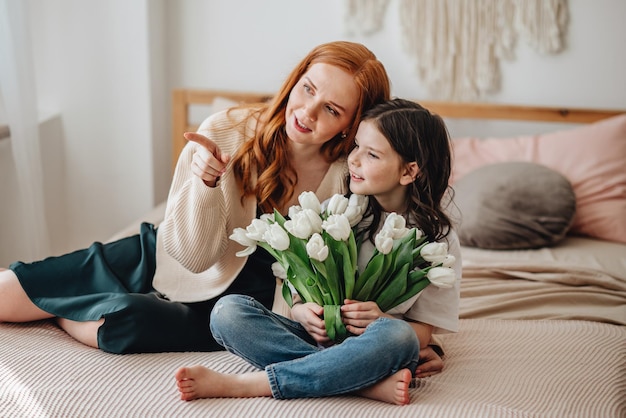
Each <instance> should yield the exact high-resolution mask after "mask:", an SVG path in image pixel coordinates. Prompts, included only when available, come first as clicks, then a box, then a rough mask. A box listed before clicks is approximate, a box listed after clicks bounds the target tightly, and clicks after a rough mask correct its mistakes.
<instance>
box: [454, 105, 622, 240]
mask: <svg viewBox="0 0 626 418" xmlns="http://www.w3.org/2000/svg"><path fill="white" fill-rule="evenodd" d="M453 149H454V163H453V168H452V177H451V184H452V185H454V183H455V182H456V181H457V180H459V179H460V178H462V177H463V176H465V175H466V174H468V173H469V172H470V171H472V170H474V169H476V168H478V167H482V166H484V165H486V164H492V163H498V162H504V161H528V162H534V163H538V164H543V165H545V166H547V167H549V168H551V169H553V170H555V171H558V172H559V173H561V174H563V175H564V176H565V177H566V178H567V179H568V180H569V181H570V183H571V184H572V187H573V188H574V193H575V194H576V215H575V217H574V223H573V225H572V227H571V229H570V232H571V233H572V234H580V235H588V236H591V237H596V238H600V239H605V240H609V241H618V242H624V243H626V114H623V115H619V116H614V117H612V118H609V119H605V120H603V121H600V122H596V123H592V124H589V125H583V126H580V127H576V128H573V129H568V130H562V131H557V132H552V133H548V134H541V135H535V136H519V137H513V138H485V139H481V138H470V137H468V138H457V139H454V141H453Z"/></svg>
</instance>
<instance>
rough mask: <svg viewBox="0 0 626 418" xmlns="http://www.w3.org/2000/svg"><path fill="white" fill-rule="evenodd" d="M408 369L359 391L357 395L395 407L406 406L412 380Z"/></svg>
mask: <svg viewBox="0 0 626 418" xmlns="http://www.w3.org/2000/svg"><path fill="white" fill-rule="evenodd" d="M412 377H413V376H412V375H411V371H410V370H409V369H402V370H400V371H398V372H396V373H394V374H392V375H391V376H389V377H387V378H386V379H383V380H381V381H380V382H378V383H376V384H375V385H374V386H371V387H369V388H367V389H363V390H360V391H359V392H358V394H359V395H360V396H363V397H365V398H369V399H374V400H376V401H383V402H387V403H392V404H396V405H407V404H408V403H409V401H410V398H409V384H410V383H411V379H412Z"/></svg>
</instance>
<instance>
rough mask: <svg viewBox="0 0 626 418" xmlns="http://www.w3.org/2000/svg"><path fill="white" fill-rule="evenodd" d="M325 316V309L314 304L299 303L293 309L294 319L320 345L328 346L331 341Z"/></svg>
mask: <svg viewBox="0 0 626 418" xmlns="http://www.w3.org/2000/svg"><path fill="white" fill-rule="evenodd" d="M323 314H324V308H323V307H321V306H320V305H318V304H316V303H313V302H308V303H297V304H295V305H293V307H292V308H291V316H292V317H293V319H295V320H296V321H298V322H299V323H300V324H301V325H302V326H303V327H304V329H305V330H306V332H308V333H309V335H311V337H313V339H314V340H315V341H316V342H317V343H318V344H321V345H328V344H329V343H330V342H331V341H330V338H328V334H327V333H326V326H325V325H324V320H323V319H322V315H323Z"/></svg>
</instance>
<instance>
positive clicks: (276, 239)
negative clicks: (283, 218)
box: [263, 223, 289, 251]
mask: <svg viewBox="0 0 626 418" xmlns="http://www.w3.org/2000/svg"><path fill="white" fill-rule="evenodd" d="M263 239H264V240H265V242H267V243H268V244H269V245H270V246H271V247H272V248H273V249H275V250H277V251H285V250H286V249H287V248H289V235H287V231H285V230H284V229H283V227H282V226H280V225H278V224H277V223H275V224H271V225H270V226H269V227H268V228H267V231H265V233H264V234H263Z"/></svg>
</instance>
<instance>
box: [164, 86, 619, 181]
mask: <svg viewBox="0 0 626 418" xmlns="http://www.w3.org/2000/svg"><path fill="white" fill-rule="evenodd" d="M271 96H272V95H271V94H266V93H253V92H241V91H225V90H199V89H177V90H174V91H173V92H172V144H173V148H172V171H173V170H174V167H176V161H177V160H178V155H179V154H180V152H181V151H182V149H183V147H184V146H185V142H186V141H185V138H184V137H183V134H184V133H185V132H189V131H196V130H197V129H198V126H197V125H193V124H192V123H191V122H190V120H189V113H190V112H189V109H190V106H192V105H210V104H211V103H213V101H214V100H215V99H216V98H224V99H228V100H231V101H234V102H239V103H255V102H264V101H267V100H268V99H270V98H271ZM419 103H420V104H421V105H422V106H424V107H426V108H428V109H429V110H431V111H432V112H434V113H437V114H438V115H440V116H442V117H448V118H459V119H501V120H521V121H541V122H565V123H592V122H596V121H598V120H601V119H606V118H609V117H611V116H616V115H619V114H622V113H626V110H598V109H582V108H559V107H541V106H518V105H505V104H487V103H453V102H436V101H419Z"/></svg>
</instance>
